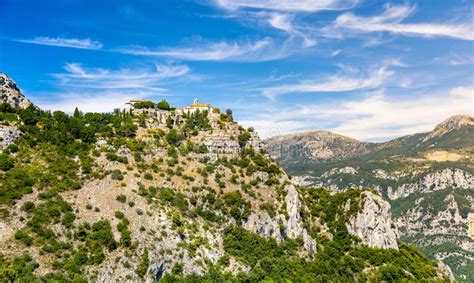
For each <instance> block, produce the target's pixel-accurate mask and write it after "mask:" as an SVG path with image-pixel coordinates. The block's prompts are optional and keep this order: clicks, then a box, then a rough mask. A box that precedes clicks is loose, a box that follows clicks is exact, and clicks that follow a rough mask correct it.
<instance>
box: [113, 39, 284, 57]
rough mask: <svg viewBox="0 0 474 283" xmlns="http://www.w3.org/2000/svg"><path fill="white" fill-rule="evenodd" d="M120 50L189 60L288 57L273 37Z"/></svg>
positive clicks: (135, 53) (128, 52) (134, 53)
mask: <svg viewBox="0 0 474 283" xmlns="http://www.w3.org/2000/svg"><path fill="white" fill-rule="evenodd" d="M119 51H120V52H123V53H127V54H133V55H143V56H154V57H170V58H176V59H181V60H189V61H251V62H255V61H268V60H275V59H279V58H283V57H286V56H287V55H288V54H287V51H286V50H284V48H281V49H280V48H276V47H275V46H273V40H272V39H271V38H268V37H267V38H264V39H262V40H257V41H255V42H252V43H238V42H225V41H221V42H211V43H203V44H193V46H190V47H179V48H161V49H157V50H151V49H148V48H143V47H133V46H132V47H126V48H122V49H119Z"/></svg>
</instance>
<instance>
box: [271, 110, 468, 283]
mask: <svg viewBox="0 0 474 283" xmlns="http://www.w3.org/2000/svg"><path fill="white" fill-rule="evenodd" d="M264 143H265V145H266V148H267V150H268V152H269V153H270V155H271V156H272V157H273V158H275V159H276V160H277V161H279V162H280V164H282V166H283V167H284V168H285V170H286V171H287V172H288V173H289V174H291V175H292V176H293V177H292V180H293V182H294V183H295V184H297V185H300V186H302V187H326V188H331V189H332V190H335V191H344V190H346V189H349V188H363V189H373V190H376V191H378V192H379V193H380V194H381V195H382V196H384V197H385V198H386V199H387V200H388V201H389V202H390V203H391V205H392V217H393V218H394V219H395V220H396V222H397V224H398V227H399V231H400V233H401V236H402V240H404V241H406V242H408V243H411V244H416V245H418V246H419V247H420V248H421V249H422V250H424V251H425V252H426V253H427V254H428V255H430V256H431V257H433V258H436V259H440V260H443V262H445V263H446V264H448V265H449V266H450V267H451V268H452V269H453V271H454V273H455V274H456V276H457V278H458V279H461V280H467V281H468V282H472V280H474V240H473V239H474V231H473V229H472V228H471V229H469V225H474V214H473V212H474V177H473V175H474V117H473V116H470V115H457V116H453V117H450V118H448V119H446V120H445V121H443V122H442V123H440V124H438V125H437V126H436V127H435V129H434V130H433V131H431V132H428V133H418V134H414V135H409V136H404V137H400V138H397V139H394V140H391V141H387V142H382V143H370V142H361V141H358V140H355V139H352V138H349V137H345V136H342V135H338V134H335V133H331V132H327V131H311V132H302V133H295V134H289V135H284V136H277V137H273V138H270V139H267V140H266V141H264ZM471 227H472V226H471Z"/></svg>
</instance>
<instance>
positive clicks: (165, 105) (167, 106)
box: [156, 100, 170, 110]
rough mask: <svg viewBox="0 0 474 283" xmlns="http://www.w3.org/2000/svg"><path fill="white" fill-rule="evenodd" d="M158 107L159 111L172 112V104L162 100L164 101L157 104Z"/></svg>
mask: <svg viewBox="0 0 474 283" xmlns="http://www.w3.org/2000/svg"><path fill="white" fill-rule="evenodd" d="M156 107H158V109H162V110H170V104H169V103H168V101H166V100H162V101H160V102H158V103H157V104H156Z"/></svg>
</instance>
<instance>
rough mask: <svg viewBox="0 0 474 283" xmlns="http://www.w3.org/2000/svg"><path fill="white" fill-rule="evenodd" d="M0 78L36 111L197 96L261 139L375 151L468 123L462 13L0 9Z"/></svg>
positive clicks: (276, 6) (269, 4) (361, 8)
mask: <svg viewBox="0 0 474 283" xmlns="http://www.w3.org/2000/svg"><path fill="white" fill-rule="evenodd" d="M0 6H1V8H0V72H5V73H7V74H8V75H10V76H11V77H12V78H13V79H14V80H15V81H16V82H17V83H18V84H19V86H20V88H21V89H22V91H23V93H24V94H25V95H27V96H28V97H29V98H30V99H31V100H32V101H33V102H34V103H36V104H38V105H39V106H41V107H42V108H44V109H51V110H63V111H67V112H71V111H72V110H73V109H74V107H75V106H79V108H80V109H81V110H82V111H101V112H103V111H111V110H112V109H114V108H117V107H124V103H125V102H126V101H128V100H129V99H132V98H142V99H152V100H155V101H158V100H161V99H163V98H164V99H167V100H168V101H170V102H171V103H172V104H173V105H175V106H182V105H186V104H189V103H190V102H191V101H192V99H193V98H195V97H199V98H200V100H201V101H202V102H208V103H211V104H213V105H215V106H217V107H220V108H222V109H226V108H232V109H233V111H234V116H235V118H236V120H238V121H239V122H241V123H243V124H244V125H245V126H253V127H255V128H256V129H257V131H258V132H259V133H260V135H261V136H263V137H268V136H272V135H275V134H284V133H290V132H295V131H304V130H316V129H327V130H331V131H335V132H337V133H341V134H345V135H348V136H352V137H355V138H358V139H362V140H369V141H382V140H387V139H390V138H393V137H398V136H401V135H406V134H412V133H415V132H423V131H429V130H431V129H432V127H433V126H434V125H435V124H436V123H438V122H440V121H441V120H443V119H445V118H447V117H448V116H451V115H455V114H471V115H472V114H473V112H474V101H473V100H474V99H473V96H474V45H473V43H474V27H473V22H472V18H473V13H474V6H473V4H472V2H471V1H456V0H452V1H444V0H443V1H441V0H433V1H393V2H385V1H374V0H320V1H310V0H293V1H289V0H288V1H286V0H232V1H231V0H183V1H177V0H176V1H171V0H165V1H151V0H135V1H123V0H116V1H100V0H96V1H73V0H56V1H49V0H44V1H33V0H30V1H25V0H0Z"/></svg>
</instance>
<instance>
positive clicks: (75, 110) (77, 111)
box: [72, 107, 82, 118]
mask: <svg viewBox="0 0 474 283" xmlns="http://www.w3.org/2000/svg"><path fill="white" fill-rule="evenodd" d="M72 116H73V117H74V118H80V117H81V116H82V115H81V112H79V108H77V107H76V109H74V114H73V115H72Z"/></svg>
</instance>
